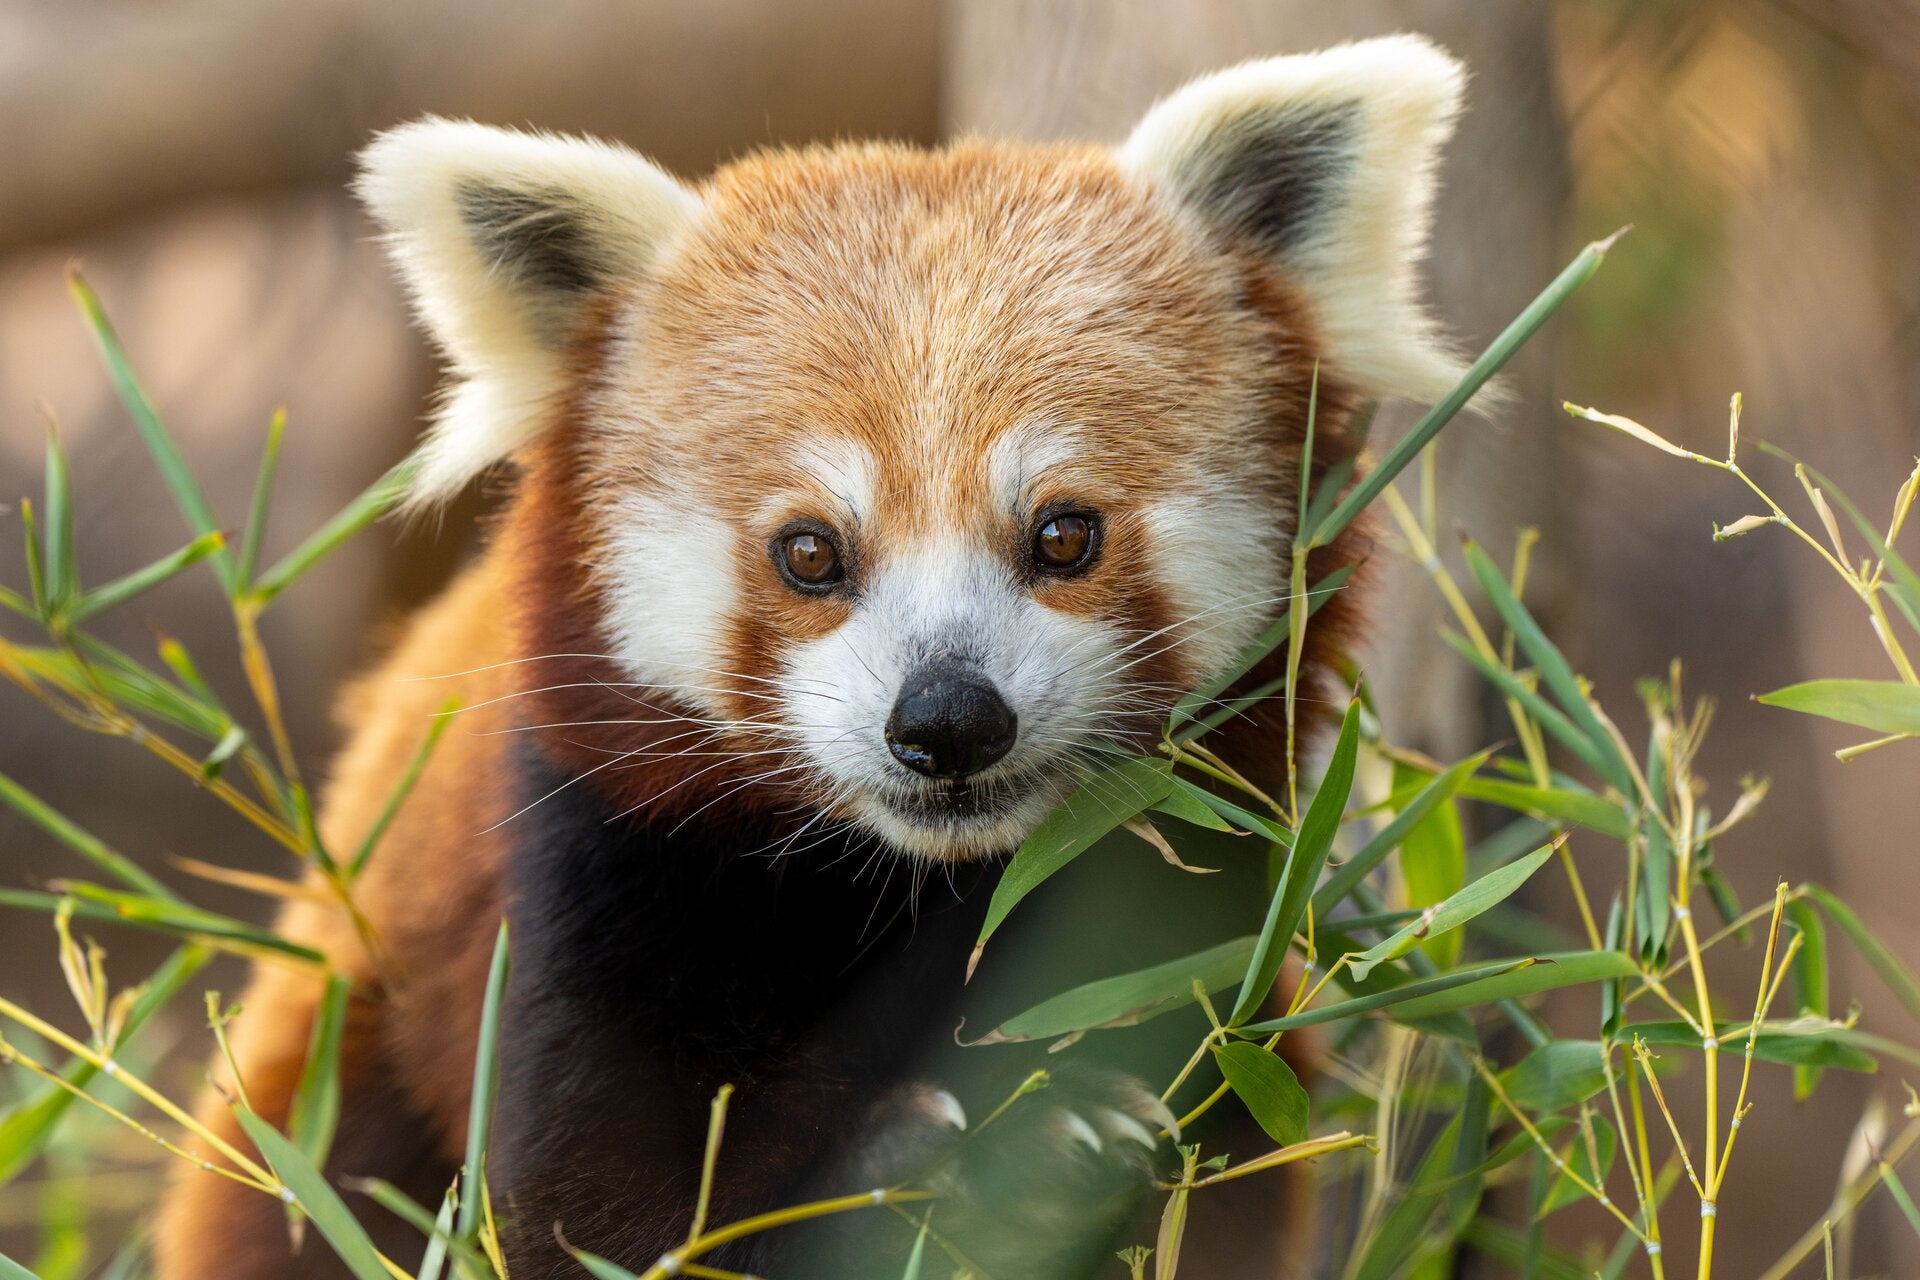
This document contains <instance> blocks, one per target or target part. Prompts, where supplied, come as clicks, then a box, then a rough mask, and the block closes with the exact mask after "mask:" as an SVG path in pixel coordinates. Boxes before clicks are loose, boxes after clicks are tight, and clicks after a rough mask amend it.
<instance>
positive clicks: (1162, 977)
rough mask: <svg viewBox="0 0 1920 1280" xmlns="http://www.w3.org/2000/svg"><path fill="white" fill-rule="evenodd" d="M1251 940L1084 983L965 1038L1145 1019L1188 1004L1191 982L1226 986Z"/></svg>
mask: <svg viewBox="0 0 1920 1280" xmlns="http://www.w3.org/2000/svg"><path fill="white" fill-rule="evenodd" d="M1253 944H1254V939H1253V938H1252V937H1251V936H1248V937H1245V938H1235V939H1233V940H1232V941H1231V942H1223V943H1221V944H1220V945H1219V946H1217V947H1209V948H1207V949H1206V950H1205V951H1201V952H1197V953H1195V954H1194V955H1190V956H1182V957H1180V958H1179V959H1178V960H1169V961H1167V962H1166V963H1164V964H1156V965H1153V966H1151V967H1150V968H1146V969H1139V970H1136V971H1135V972H1133V973H1123V974H1118V975H1116V976H1114V977H1111V978H1101V979H1099V980H1098V981H1095V982H1089V983H1086V984H1084V985H1082V986H1078V987H1075V988H1073V990H1071V991H1066V992H1063V993H1061V994H1060V995H1057V996H1054V997H1053V998H1052V999H1050V1000H1045V1001H1043V1002H1041V1003H1040V1004H1037V1005H1035V1006H1034V1007H1033V1008H1031V1009H1029V1010H1027V1011H1026V1012H1025V1013H1022V1014H1020V1015H1019V1016H1017V1017H1013V1018H1009V1019H1007V1021H1005V1022H1003V1023H1001V1024H1000V1025H999V1026H998V1027H995V1028H994V1029H993V1030H992V1031H989V1032H988V1033H987V1034H986V1035H984V1036H982V1037H981V1038H980V1039H978V1040H974V1041H970V1042H969V1043H970V1044H975V1045H982V1044H1006V1043H1009V1042H1011V1041H1016V1040H1050V1039H1052V1038H1053V1037H1055V1036H1064V1035H1072V1034H1074V1033H1076V1032H1081V1031H1093V1030H1097V1029H1100V1028H1105V1027H1130V1026H1134V1025H1136V1024H1138V1023H1142V1022H1146V1021H1148V1020H1149V1019H1151V1018H1157V1017H1159V1016H1160V1015H1161V1014H1163V1013H1168V1012H1171V1011H1172V1010H1174V1009H1177V1008H1180V1007H1181V1006H1183V1005H1186V1004H1191V1003H1192V1002H1193V999H1194V995H1193V984H1194V983H1196V982H1198V983H1200V984H1201V985H1202V986H1203V987H1205V988H1206V990H1207V993H1208V994H1209V995H1211V994H1212V993H1213V992H1215V991H1219V990H1221V989H1222V988H1223V987H1227V986H1230V985H1231V984H1232V983H1233V981H1234V980H1235V979H1236V978H1238V977H1240V976H1241V975H1242V974H1244V973H1245V972H1246V971H1247V961H1248V960H1249V959H1251V958H1252V956H1253Z"/></svg>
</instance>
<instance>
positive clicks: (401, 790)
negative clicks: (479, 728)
mask: <svg viewBox="0 0 1920 1280" xmlns="http://www.w3.org/2000/svg"><path fill="white" fill-rule="evenodd" d="M459 710H460V700H459V699H458V698H453V699H449V700H448V701H447V702H445V703H443V704H442V705H441V707H440V710H439V711H437V712H436V713H435V714H434V717H433V723H432V724H430V725H429V726H427V736H426V737H425V738H423V739H421V741H420V745H419V747H417V748H415V750H414V753H413V758H412V759H410V760H408V761H407V767H406V769H405V770H404V771H403V772H402V773H401V775H400V781H399V782H397V783H395V784H394V787H393V790H392V791H391V792H389V793H388V795H387V801H386V803H385V804H384V805H382V806H381V807H380V816H379V817H378V818H375V819H374V823H373V825H372V826H371V827H369V828H368V829H367V834H366V835H365V836H364V837H362V838H361V841H360V847H359V848H358V849H357V850H355V851H354V855H353V861H351V862H349V863H348V864H347V879H348V880H349V881H352V880H355V879H358V878H359V875H360V873H361V872H362V871H365V870H366V869H367V862H368V860H369V859H371V858H372V857H373V851H374V850H375V849H376V848H378V847H379V845H380V840H381V837H383V836H385V835H386V834H387V828H388V827H390V826H392V825H393V819H394V817H395V815H397V814H398V813H399V812H400V806H401V805H402V804H405V803H406V799H407V797H408V796H410V795H412V794H413V788H414V784H415V783H417V782H419V781H420V774H421V772H422V771H423V770H424V769H425V768H426V767H427V760H428V759H429V758H430V757H431V756H432V755H433V749H434V748H435V747H437V746H439V745H440V738H441V736H442V735H443V734H445V733H446V731H447V726H448V725H450V724H452V723H453V717H454V713H455V712H457V711H459Z"/></svg>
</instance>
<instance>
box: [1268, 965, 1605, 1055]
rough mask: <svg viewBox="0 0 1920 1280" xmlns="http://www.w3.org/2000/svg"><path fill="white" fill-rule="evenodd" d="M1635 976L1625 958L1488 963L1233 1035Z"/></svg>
mask: <svg viewBox="0 0 1920 1280" xmlns="http://www.w3.org/2000/svg"><path fill="white" fill-rule="evenodd" d="M1385 972H1387V971H1386V970H1384V969H1382V970H1379V971H1378V972H1376V973H1375V974H1374V977H1375V978H1378V977H1379V976H1380V974H1382V973H1385ZM1639 972H1640V969H1639V966H1638V965H1636V964H1634V962H1633V961H1632V959H1631V958H1629V957H1627V956H1624V955H1621V954H1620V953H1619V952H1617V951H1568V952H1560V953H1558V954H1553V955H1542V956H1522V957H1520V958H1518V959H1510V960H1493V961H1489V962H1487V963H1485V964H1477V965H1468V966H1466V967H1464V968H1460V969H1455V970H1452V971H1451V972H1448V973H1442V974H1437V975H1435V976H1434V977H1431V978H1422V979H1420V980H1418V981H1415V982H1408V983H1406V984H1404V985H1402V986H1397V987H1393V988H1391V989H1389V990H1386V991H1379V992H1374V993H1371V994H1368V995H1363V996H1356V997H1355V998H1353V999H1351V1000H1341V1001H1337V1002H1336V1003H1333V1004H1327V1005H1321V1006H1319V1007H1318V1008H1313V1009H1302V1010H1301V1011H1300V1012H1298V1013H1291V1014H1288V1015H1287V1016H1286V1017H1284V1018H1270V1019H1268V1020H1267V1021H1265V1022H1255V1023H1251V1024H1249V1025H1247V1026H1244V1027H1240V1028H1237V1029H1238V1030H1239V1031H1240V1032H1241V1033H1242V1034H1243V1035H1258V1034H1266V1033H1271V1032H1275V1031H1293V1030H1296V1029H1298V1028H1300V1027H1312V1026H1318V1025H1320V1024H1321V1023H1324V1022H1339V1021H1341V1020H1343V1019H1346V1018H1351V1017H1354V1016H1355V1015H1357V1014H1362V1013H1374V1012H1377V1011H1378V1010H1381V1009H1392V1010H1393V1011H1394V1017H1395V1018H1396V1019H1398V1020H1400V1021H1406V1022H1412V1021H1418V1020H1420V1019H1423V1018H1431V1017H1434V1016H1436V1015H1439V1014H1443V1013H1452V1012H1454V1011H1455V1010H1459V1009H1470V1008H1474V1007H1475V1006H1478V1005H1485V1004H1495V1003H1497V1002H1499V1001H1501V1000H1511V999H1514V998H1516V997H1519V996H1526V995H1532V994H1534V993H1535V992H1539V991H1551V990H1554V989H1556V988H1559V987H1572V986H1579V985H1581V984H1583V983H1588V982H1601V981H1604V980H1606V979H1608V978H1630V977H1634V976H1637V975H1638V974H1639Z"/></svg>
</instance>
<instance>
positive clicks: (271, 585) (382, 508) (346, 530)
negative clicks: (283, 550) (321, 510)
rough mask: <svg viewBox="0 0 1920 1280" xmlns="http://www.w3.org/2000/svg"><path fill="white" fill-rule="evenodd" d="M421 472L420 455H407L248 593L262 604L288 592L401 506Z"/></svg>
mask: <svg viewBox="0 0 1920 1280" xmlns="http://www.w3.org/2000/svg"><path fill="white" fill-rule="evenodd" d="M419 469H420V455H419V454H418V453H417V452H415V453H410V454H408V455H407V456H406V457H405V458H402V459H401V460H400V461H399V462H397V463H395V464H394V465H393V467H392V468H391V469H390V470H388V472H387V473H386V474H385V475H383V476H381V477H380V478H379V479H378V480H375V481H374V482H373V483H372V484H371V485H369V486H367V488H366V489H364V490H363V491H361V493H360V496H359V497H357V498H355V499H354V500H353V501H352V502H349V503H348V504H347V505H346V506H345V507H343V508H341V510H340V511H339V512H338V513H337V514H336V515H335V516H334V517H333V518H332V519H331V520H329V521H327V522H326V523H325V524H324V525H322V526H320V528H319V529H317V530H315V531H314V532H313V533H312V534H310V535H309V536H308V537H307V539H306V540H305V541H303V542H302V543H301V544H300V545H299V546H297V547H295V548H294V549H293V550H292V551H289V552H288V553H287V554H286V555H285V556H284V557H282V558H281V559H280V560H279V561H278V562H277V563H276V564H275V565H274V566H273V567H272V568H271V569H268V570H267V571H266V572H265V573H263V574H261V575H260V577H259V578H258V580H256V581H255V582H254V583H253V584H252V586H251V587H250V588H249V590H250V591H251V592H252V594H253V596H254V598H255V599H256V600H258V601H259V602H260V603H261V604H262V605H265V604H267V603H268V602H270V601H271V600H273V598H274V597H275V596H277V595H279V594H280V593H281V592H282V591H285V590H286V589H287V588H288V587H289V586H291V585H292V584H293V582H294V581H295V579H297V578H299V577H300V576H301V575H302V574H304V573H305V572H307V570H309V569H311V568H313V566H315V565H316V564H319V563H320V562H321V561H322V560H324V559H326V558H327V557H328V556H329V555H331V554H332V553H333V552H334V551H335V550H337V549H338V548H339V547H340V544H341V543H343V542H345V541H347V539H349V538H351V537H353V535H355V534H356V533H359V532H360V531H361V530H362V529H364V528H366V527H367V526H368V525H370V524H372V523H373V522H374V521H375V520H378V519H379V518H380V517H381V516H383V515H385V514H387V512H389V511H391V510H393V508H394V507H396V506H398V505H399V503H400V499H402V498H403V497H405V496H406V492H407V486H408V484H410V483H411V482H412V480H413V476H414V473H415V472H416V471H418V470H419Z"/></svg>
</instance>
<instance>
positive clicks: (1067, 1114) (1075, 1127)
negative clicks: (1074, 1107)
mask: <svg viewBox="0 0 1920 1280" xmlns="http://www.w3.org/2000/svg"><path fill="white" fill-rule="evenodd" d="M1060 1123H1061V1125H1062V1126H1063V1127H1064V1128H1065V1129H1066V1131H1067V1137H1068V1138H1069V1139H1071V1140H1072V1141H1074V1142H1079V1143H1083V1144H1085V1146H1086V1148H1087V1149H1088V1150H1089V1151H1091V1152H1093V1154H1095V1155H1099V1154H1100V1152H1101V1151H1102V1150H1104V1149H1105V1147H1106V1144H1105V1143H1104V1142H1102V1141H1100V1131H1099V1130H1098V1129H1095V1128H1094V1127H1093V1126H1092V1125H1090V1124H1088V1123H1087V1122H1086V1120H1085V1119H1083V1118H1082V1117H1081V1116H1079V1115H1077V1114H1075V1113H1074V1112H1072V1111H1062V1112H1060Z"/></svg>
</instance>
